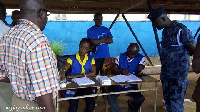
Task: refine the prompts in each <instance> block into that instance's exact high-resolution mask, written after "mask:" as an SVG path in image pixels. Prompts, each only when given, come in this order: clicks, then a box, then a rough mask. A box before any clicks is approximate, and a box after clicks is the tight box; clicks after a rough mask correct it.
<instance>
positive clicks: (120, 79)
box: [110, 74, 142, 83]
mask: <svg viewBox="0 0 200 112" xmlns="http://www.w3.org/2000/svg"><path fill="white" fill-rule="evenodd" d="M110 78H111V79H112V80H113V81H115V82H117V83H119V82H140V81H142V80H141V79H140V78H138V77H136V76H135V75H133V74H131V75H116V76H113V77H110Z"/></svg>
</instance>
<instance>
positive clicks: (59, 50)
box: [50, 40, 65, 56]
mask: <svg viewBox="0 0 200 112" xmlns="http://www.w3.org/2000/svg"><path fill="white" fill-rule="evenodd" d="M50 44H51V49H52V50H53V52H54V54H55V55H56V56H58V55H63V50H65V45H64V43H63V42H62V41H58V40H53V41H51V42H50Z"/></svg>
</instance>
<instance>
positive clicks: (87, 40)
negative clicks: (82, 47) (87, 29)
mask: <svg viewBox="0 0 200 112" xmlns="http://www.w3.org/2000/svg"><path fill="white" fill-rule="evenodd" d="M83 42H87V43H89V44H90V48H91V47H92V42H91V40H90V39H89V38H82V39H81V41H80V44H81V43H83Z"/></svg>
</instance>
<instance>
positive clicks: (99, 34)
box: [87, 26, 112, 59]
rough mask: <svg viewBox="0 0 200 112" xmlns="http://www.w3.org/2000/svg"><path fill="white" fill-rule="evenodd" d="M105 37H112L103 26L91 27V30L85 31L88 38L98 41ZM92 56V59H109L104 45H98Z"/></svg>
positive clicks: (107, 50) (106, 46) (107, 49)
mask: <svg viewBox="0 0 200 112" xmlns="http://www.w3.org/2000/svg"><path fill="white" fill-rule="evenodd" d="M106 36H108V37H110V36H111V37H112V34H111V32H110V30H109V29H108V28H106V27H104V26H100V27H96V26H92V27H91V28H89V29H88V30H87V37H88V38H93V39H100V38H103V37H106ZM92 55H93V56H94V59H99V58H108V57H110V53H109V47H108V44H105V43H101V44H99V45H98V46H97V49H96V53H93V54H92Z"/></svg>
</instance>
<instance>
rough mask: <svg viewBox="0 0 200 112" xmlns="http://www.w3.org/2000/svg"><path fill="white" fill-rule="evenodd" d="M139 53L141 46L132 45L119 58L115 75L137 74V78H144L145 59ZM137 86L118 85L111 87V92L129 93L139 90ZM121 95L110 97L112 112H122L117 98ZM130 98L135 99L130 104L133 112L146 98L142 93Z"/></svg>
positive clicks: (115, 66) (116, 62)
mask: <svg viewBox="0 0 200 112" xmlns="http://www.w3.org/2000/svg"><path fill="white" fill-rule="evenodd" d="M138 51H139V46H138V44H137V43H131V44H130V45H129V46H128V48H127V52H125V53H121V54H120V55H118V56H117V59H116V60H115V65H114V67H113V69H112V70H113V71H112V72H113V74H117V75H118V74H124V75H130V74H132V73H133V74H135V75H136V76H144V75H146V74H145V73H143V72H142V70H143V69H144V67H145V57H144V56H142V55H141V54H140V53H138ZM137 89H138V87H137V84H132V85H123V86H121V85H118V86H111V87H110V88H109V92H117V91H127V90H137ZM118 96H119V94H112V95H109V96H108V103H109V104H110V109H111V112H120V108H119V106H118V102H117V97H118ZM130 96H131V97H132V98H134V101H132V102H129V108H130V107H132V112H137V111H138V109H139V108H140V106H141V105H142V103H143V102H144V100H145V98H144V96H143V95H142V94H141V93H140V92H132V93H130Z"/></svg>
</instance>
